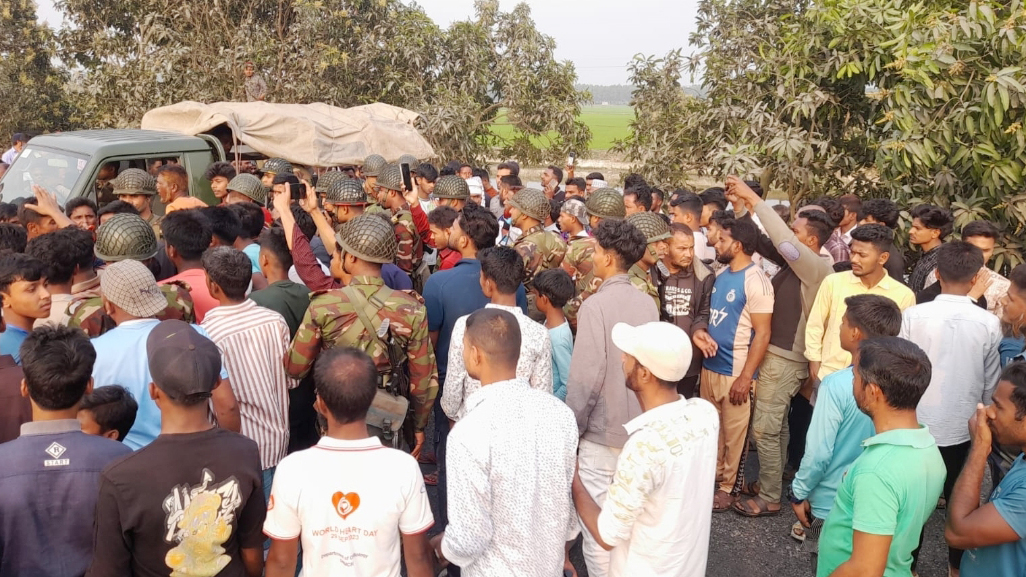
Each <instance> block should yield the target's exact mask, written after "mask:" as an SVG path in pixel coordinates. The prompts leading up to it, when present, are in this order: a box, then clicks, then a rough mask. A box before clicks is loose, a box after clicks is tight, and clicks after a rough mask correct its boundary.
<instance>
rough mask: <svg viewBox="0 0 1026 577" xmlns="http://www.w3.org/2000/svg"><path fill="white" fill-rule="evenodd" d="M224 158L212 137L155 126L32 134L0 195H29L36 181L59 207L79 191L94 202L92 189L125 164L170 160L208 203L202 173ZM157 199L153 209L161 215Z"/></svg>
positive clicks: (147, 165) (152, 166)
mask: <svg viewBox="0 0 1026 577" xmlns="http://www.w3.org/2000/svg"><path fill="white" fill-rule="evenodd" d="M219 160H225V151H224V147H223V146H222V144H221V142H220V141H218V139H217V138H215V137H214V136H211V135H208V134H200V135H198V136H187V135H184V134H176V133H173V132H160V131H155V130H78V131H73V132H58V133H53V134H45V135H42V136H37V137H35V138H33V139H32V140H30V141H29V142H28V143H27V144H26V145H25V149H24V150H22V151H21V154H19V155H18V157H17V159H15V161H14V164H12V165H11V167H10V168H9V169H8V170H7V173H6V174H5V175H4V177H3V178H2V179H0V197H2V198H3V201H4V202H12V201H14V200H16V199H19V198H25V199H29V198H33V196H34V194H33V192H32V185H33V184H38V185H40V186H42V187H43V188H44V189H46V190H48V191H50V192H51V193H53V194H54V195H56V197H57V202H58V203H59V204H60V205H61V206H64V205H65V204H66V203H67V202H68V200H70V199H72V198H76V197H80V196H85V197H88V198H90V199H92V200H93V201H94V202H100V203H101V204H102V201H103V200H109V198H107V199H104V198H98V197H97V196H98V192H100V191H101V190H103V187H104V185H105V184H106V182H107V181H108V180H110V179H112V178H113V177H114V176H117V174H118V173H120V172H121V171H122V170H124V169H126V168H141V169H143V170H148V171H150V172H151V173H152V172H155V171H156V169H157V168H158V167H159V166H160V165H162V164H165V163H175V164H179V165H181V166H182V167H183V168H185V170H186V172H188V173H189V193H190V194H191V195H192V196H196V197H199V198H200V199H202V200H203V201H205V202H207V203H208V204H215V201H216V199H215V197H214V193H213V192H212V191H211V190H210V183H209V182H207V181H206V180H205V179H204V178H203V172H204V171H205V170H206V169H207V167H208V166H210V164H211V163H213V162H216V161H219ZM158 204H159V199H157V198H155V199H154V207H153V208H154V212H156V213H158V214H161V213H162V212H163V210H162V208H163V207H158V206H157V205H158Z"/></svg>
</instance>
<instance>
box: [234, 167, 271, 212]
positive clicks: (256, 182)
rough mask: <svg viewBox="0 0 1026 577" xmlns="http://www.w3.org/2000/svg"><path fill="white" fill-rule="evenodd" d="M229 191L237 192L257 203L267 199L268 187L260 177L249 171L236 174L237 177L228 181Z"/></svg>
mask: <svg viewBox="0 0 1026 577" xmlns="http://www.w3.org/2000/svg"><path fill="white" fill-rule="evenodd" d="M228 192H237V193H239V194H241V195H243V196H245V197H248V198H249V199H250V200H252V201H253V202H255V203H257V204H263V203H264V202H265V201H266V200H267V187H266V186H264V183H263V182H261V181H260V179H259V178H257V177H255V176H253V175H252V174H249V173H248V172H243V173H241V174H237V175H235V178H233V179H231V181H229V182H228Z"/></svg>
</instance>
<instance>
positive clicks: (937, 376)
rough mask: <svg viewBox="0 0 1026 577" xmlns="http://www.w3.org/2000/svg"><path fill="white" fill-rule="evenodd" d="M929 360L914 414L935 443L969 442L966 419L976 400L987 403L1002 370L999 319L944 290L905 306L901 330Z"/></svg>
mask: <svg viewBox="0 0 1026 577" xmlns="http://www.w3.org/2000/svg"><path fill="white" fill-rule="evenodd" d="M899 336H900V337H901V338H903V339H908V340H910V341H912V342H913V343H915V344H917V345H919V347H920V348H922V349H923V351H925V352H926V356H928V357H929V358H930V364H931V365H932V373H931V378H930V386H929V387H928V388H927V389H926V393H924V394H923V398H922V399H920V400H919V406H918V407H917V408H916V416H917V417H918V418H919V422H920V423H922V424H924V425H926V426H928V427H930V432H931V433H933V437H934V439H936V440H937V445H938V446H941V447H950V446H952V445H958V444H960V443H964V442H966V441H968V440H969V427H968V426H967V425H966V423H968V422H969V417H971V416H973V413H974V412H975V411H976V404H977V403H983V404H984V405H989V404H990V397H991V395H993V394H994V389H995V388H996V387H997V381H998V376H999V375H1000V374H1001V353H1000V346H1001V338H1002V333H1001V321H999V320H998V318H997V317H996V316H994V315H992V314H990V313H989V312H987V311H985V310H983V309H981V308H980V307H978V306H976V305H975V304H973V302H972V301H971V300H970V299H969V297H967V296H954V295H945V294H942V295H940V296H938V297H937V298H936V299H934V300H933V302H928V303H923V304H921V305H916V306H914V307H910V308H908V309H907V310H906V311H905V312H904V313H903V315H902V320H901V334H900V335H899Z"/></svg>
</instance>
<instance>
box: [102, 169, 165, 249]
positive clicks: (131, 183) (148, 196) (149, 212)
mask: <svg viewBox="0 0 1026 577" xmlns="http://www.w3.org/2000/svg"><path fill="white" fill-rule="evenodd" d="M110 185H111V187H112V190H113V192H114V196H115V197H117V199H118V200H123V201H125V202H127V203H128V204H130V205H132V206H133V207H135V209H136V210H138V211H139V216H141V217H142V218H143V220H145V221H146V223H147V224H149V225H150V227H151V228H153V232H154V234H156V235H157V236H158V237H159V236H160V216H159V215H157V214H155V213H154V212H153V197H154V196H156V195H157V179H155V178H153V176H152V175H151V174H150V173H148V172H146V171H145V170H142V169H139V168H126V169H125V170H123V171H121V174H119V175H117V176H116V177H115V178H114V180H112V181H110Z"/></svg>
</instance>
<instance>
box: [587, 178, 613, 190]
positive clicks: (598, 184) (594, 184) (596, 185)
mask: <svg viewBox="0 0 1026 577" xmlns="http://www.w3.org/2000/svg"><path fill="white" fill-rule="evenodd" d="M607 186H609V185H608V184H607V183H606V181H604V180H599V179H597V178H596V179H594V180H592V181H591V188H592V189H593V190H598V189H600V188H606V187H607Z"/></svg>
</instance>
